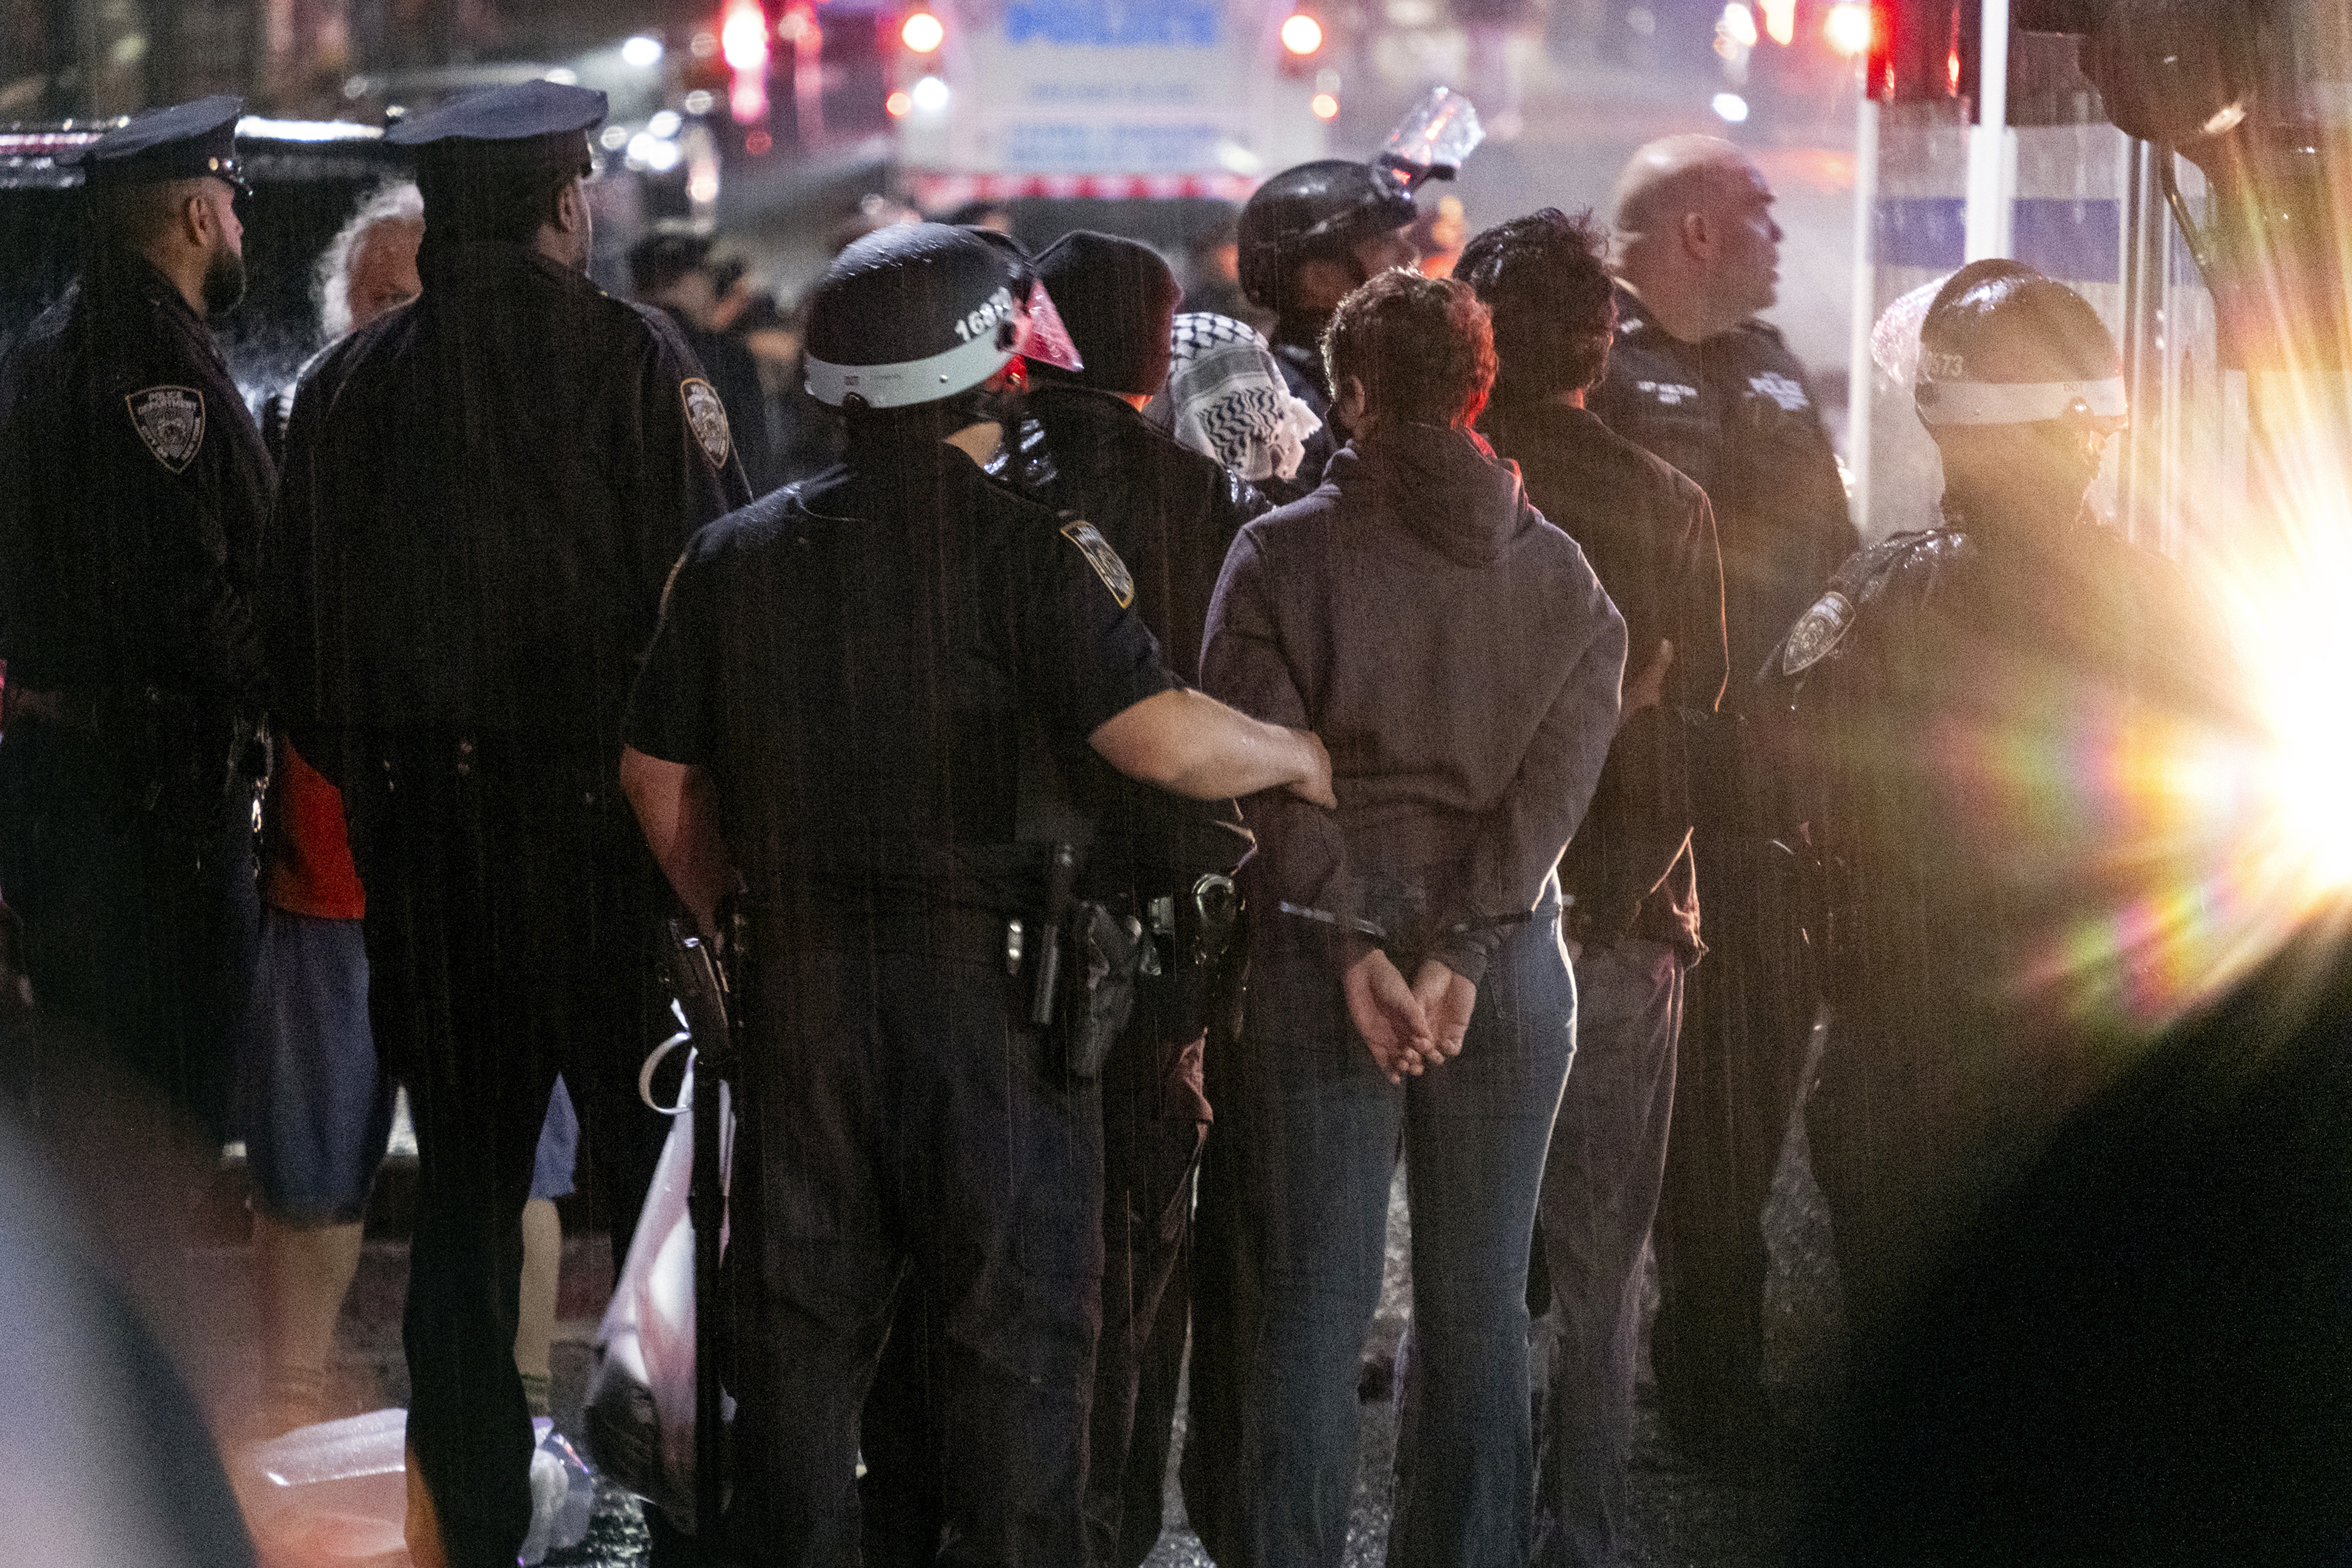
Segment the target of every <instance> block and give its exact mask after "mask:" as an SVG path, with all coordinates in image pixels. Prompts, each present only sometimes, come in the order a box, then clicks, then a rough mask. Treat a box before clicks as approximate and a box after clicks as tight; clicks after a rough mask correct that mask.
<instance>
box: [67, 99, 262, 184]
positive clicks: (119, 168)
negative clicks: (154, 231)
mask: <svg viewBox="0 0 2352 1568" xmlns="http://www.w3.org/2000/svg"><path fill="white" fill-rule="evenodd" d="M244 111H245V100H243V99H239V98H231V97H229V96H228V95H227V94H226V93H222V94H216V95H215V96H214V97H211V98H200V99H198V100H196V101H195V102H194V103H178V104H173V106H172V107H171V108H169V109H152V110H148V111H147V112H146V113H144V114H141V115H137V116H135V117H133V118H132V119H131V122H130V123H129V124H127V125H119V126H117V127H116V128H115V129H113V130H111V131H110V132H107V133H106V134H105V135H103V136H101V137H100V138H99V139H98V140H97V141H95V142H91V143H90V144H89V146H87V147H84V148H83V149H82V150H81V156H80V157H79V159H77V160H76V162H77V163H79V165H80V167H81V170H82V176H83V178H84V179H85V180H86V181H88V182H89V184H92V185H96V186H110V185H137V184H156V183H158V182H161V181H163V180H189V179H197V178H201V177H203V176H204V175H206V174H209V175H211V176H212V177H213V178H215V179H217V180H225V181H226V182H227V183H228V184H231V185H234V186H236V188H237V189H238V190H239V191H242V190H244V189H245V176H244V175H243V174H242V173H241V172H240V171H239V170H238V167H237V162H236V121H237V116H238V115H240V114H242V113H243V112H244Z"/></svg>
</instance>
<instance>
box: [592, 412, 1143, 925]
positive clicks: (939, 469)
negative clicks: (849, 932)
mask: <svg viewBox="0 0 2352 1568" xmlns="http://www.w3.org/2000/svg"><path fill="white" fill-rule="evenodd" d="M1134 592H1135V590H1134V583H1133V580H1132V579H1131V578H1130V577H1129V574H1128V572H1127V569H1126V567H1125V565H1124V563H1122V562H1121V561H1120V560H1119V559H1118V556H1117V554H1116V553H1115V552H1112V551H1111V549H1110V548H1109V546H1108V543H1107V542H1104V540H1103V538H1102V536H1101V534H1100V532H1099V531H1097V530H1096V529H1095V528H1093V527H1092V525H1090V524H1088V523H1086V522H1084V521H1077V520H1066V519H1059V518H1056V517H1055V516H1054V514H1052V513H1051V512H1048V511H1046V510H1044V509H1043V508H1040V507H1038V506H1036V505H1035V504H1034V503H1033V502H1030V501H1027V500H1023V499H1022V498H1020V497H1018V496H1016V495H1014V494H1013V493H1012V492H1011V491H1009V490H1007V489H1003V488H1002V487H999V486H997V485H995V484H993V483H992V482H990V481H989V480H988V479H985V478H984V477H983V476H982V473H981V470H980V469H979V468H977V467H975V466H974V465H973V464H972V462H971V460H970V459H969V458H966V457H965V456H964V455H963V454H962V453H961V451H959V450H957V449H955V448H953V447H948V446H946V445H943V444H940V443H937V442H931V443H928V444H919V445H914V446H901V447H895V448H893V449H891V450H889V451H888V452H887V453H885V454H882V455H880V456H878V457H877V456H874V455H866V456H861V455H860V454H859V453H858V452H857V450H856V447H855V446H854V445H853V450H852V457H851V466H850V467H849V468H846V469H843V468H835V469H833V470H831V471H829V472H828V473H826V474H824V475H822V476H820V477H819V478H817V479H813V480H810V481H808V482H807V483H806V484H804V485H796V486H793V487H791V488H790V489H784V490H780V491H777V492H776V493H775V494H772V495H770V496H768V497H766V498H764V499H762V500H760V501H758V502H755V503H754V504H753V505H751V506H750V507H748V508H746V509H744V510H742V511H740V512H738V513H736V514H735V515H734V516H732V517H730V518H728V519H726V520H724V521H721V522H719V523H718V524H716V525H714V526H712V527H711V528H709V529H708V530H706V531H704V532H703V533H702V534H701V535H700V536H699V537H698V538H697V539H696V540H695V542H694V543H693V545H692V546H691V547H690V548H689V549H688V552H686V556H685V558H684V560H683V561H681V562H680V563H679V565H678V568H677V574H676V577H675V579H674V580H673V582H672V584H671V585H670V589H669V594H668V597H667V607H666V609H665V611H664V614H663V616H662V624H661V630H660V633H659V635H658V636H657V637H656V638H655V642H654V647H653V652H652V654H651V655H650V657H649V658H648V659H647V662H646V669H645V673H644V675H643V677H642V678H641V679H640V680H639V681H638V684H637V689H636V694H635V698H634V699H633V700H632V701H631V704H630V709H629V718H628V725H627V738H628V743H629V744H630V745H631V746H633V747H635V749H636V750H638V751H640V752H646V754H648V755H650V756H654V757H658V758H661V759H664V760H666V761H668V762H672V763H686V764H690V765H693V766H698V767H700V768H703V769H705V770H707V771H708V772H709V776H710V778H711V780H712V782H713V784H714V786H715V790H716V795H717V799H718V806H719V819H720V832H721V835H722V837H724V838H725V840H726V842H727V844H728V846H729V848H730V851H731V853H732V856H733V858H734V861H735V864H736V866H737V868H739V869H740V870H741V871H742V872H743V873H744V875H745V877H746V878H747V879H748V881H749V883H750V887H751V892H752V896H753V899H754V900H755V903H765V902H766V901H767V900H772V899H774V898H776V897H778V896H779V895H780V894H781V893H782V891H783V890H784V889H791V888H814V889H820V890H824V889H832V890H834V891H835V892H838V893H841V894H844V895H846V896H850V897H853V898H864V897H866V896H872V897H873V898H874V899H875V900H877V901H876V903H875V904H874V905H873V906H872V907H874V908H875V909H877V910H879V911H880V912H884V913H889V912H899V911H903V910H910V909H915V908H919V907H923V906H925V905H928V904H931V903H935V902H938V901H940V900H943V899H944V900H946V901H950V902H979V903H982V904H987V903H990V902H992V901H994V900H999V899H1002V898H1004V897H1008V896H1011V897H1014V898H1016V899H1017V897H1018V895H1017V893H1016V891H1015V890H1014V889H1010V888H1004V887H995V888H991V887H988V886H983V885H982V883H984V882H985V881H986V879H985V877H984V876H983V877H981V878H978V879H967V878H965V877H964V876H963V872H964V871H965V870H966V869H968V868H970V862H969V861H968V860H967V859H966V858H965V857H966V856H967V855H968V852H970V851H972V850H976V849H988V848H993V847H1003V846H1009V845H1011V844H1012V843H1013V841H1014V837H1015V830H1016V816H1017V796H1018V793H1019V791H1018V784H1019V778H1018V774H1019V766H1020V762H1019V759H1020V753H1021V727H1022V724H1023V721H1024V717H1027V716H1034V718H1036V719H1038V720H1041V721H1043V724H1044V727H1045V730H1046V731H1048V732H1049V733H1050V734H1051V735H1053V736H1054V737H1056V738H1061V739H1074V740H1083V739H1084V738H1085V737H1087V736H1088V735H1090V734H1092V733H1093V731H1095V730H1096V729H1097V727H1098V726H1100V725H1101V724H1102V723H1103V722H1104V721H1106V720H1108V719H1110V718H1111V717H1113V716H1114V715H1116V714H1118V713H1120V712H1122V711H1124V710H1127V709H1128V708H1129V707H1132V706H1133V705H1134V704H1136V703H1138V702H1140V701H1142V700H1144V699H1146V698H1149V697H1152V696H1155V695H1157V694H1158V693H1160V692H1161V691H1165V690H1169V689H1172V688H1174V687H1176V686H1178V685H1179V684H1180V682H1179V681H1178V680H1177V679H1176V677H1175V676H1174V675H1173V674H1172V673H1171V672H1170V670H1169V669H1168V668H1167V666H1166V664H1165V663H1164V662H1163V661H1162V660H1161V659H1160V653H1159V649H1158V647H1157V645H1156V644H1155V643H1154V642H1153V640H1152V637H1151V634H1150V631H1149V630H1147V629H1146V628H1145V626H1144V625H1143V622H1142V621H1141V620H1140V619H1139V617H1138V616H1136V615H1135V613H1134V612H1133V611H1132V610H1131V609H1130V608H1129V605H1130V604H1131V603H1132V600H1133V597H1134Z"/></svg>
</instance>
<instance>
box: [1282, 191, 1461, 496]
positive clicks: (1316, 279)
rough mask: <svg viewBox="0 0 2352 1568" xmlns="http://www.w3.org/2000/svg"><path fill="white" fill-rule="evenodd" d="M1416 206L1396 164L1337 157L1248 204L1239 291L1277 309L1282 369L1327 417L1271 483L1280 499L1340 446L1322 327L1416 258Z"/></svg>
mask: <svg viewBox="0 0 2352 1568" xmlns="http://www.w3.org/2000/svg"><path fill="white" fill-rule="evenodd" d="M1416 210H1417V209H1416V208H1415V207H1414V205H1413V200H1412V190H1411V189H1410V188H1409V187H1408V186H1407V185H1406V184H1405V183H1404V182H1403V181H1402V180H1401V179H1399V178H1398V177H1397V176H1396V175H1395V174H1393V173H1392V172H1391V171H1388V170H1385V169H1381V168H1376V167H1374V166H1373V165H1372V164H1370V163H1349V162H1347V161H1346V160H1344V159H1339V158H1325V159H1318V161H1317V162H1315V163H1301V164H1299V165H1298V166H1297V167H1296V168H1291V169H1285V170H1284V171H1283V172H1282V173H1281V174H1276V175H1275V176H1274V178H1272V179H1270V180H1268V181H1266V183H1265V184H1262V185H1260V186H1259V187H1258V188H1257V189H1256V190H1255V192H1253V193H1252V194H1251V195H1250V199H1249V201H1248V203H1247V204H1246V205H1244V206H1243V208H1242V216H1241V272H1242V292H1243V293H1244V294H1246V295H1248V296H1249V299H1250V302H1251V303H1253V304H1255V305H1259V306H1262V307H1264V308H1265V309H1266V310H1272V311H1273V312H1274V316H1275V321H1274V333H1273V347H1274V357H1275V361H1276V363H1278V364H1279V365H1281V367H1282V378H1283V380H1284V381H1285V382H1286V383H1288V384H1289V386H1290V390H1291V393H1292V395H1294V396H1297V397H1298V398H1301V399H1303V400H1304V401H1305V402H1306V404H1307V406H1308V407H1309V408H1311V409H1313V410H1314V411H1315V416H1316V417H1317V418H1318V419H1320V420H1322V421H1323V428H1322V429H1320V430H1318V431H1317V432H1316V433H1315V434H1314V435H1312V436H1309V437H1307V458H1306V461H1304V462H1302V463H1301V464H1299V466H1298V473H1297V477H1296V478H1294V479H1288V480H1281V479H1275V480H1269V481H1268V482H1267V483H1266V485H1265V493H1266V499H1267V500H1271V501H1272V502H1274V503H1275V504H1276V506H1280V505H1283V504H1285V503H1286V502H1289V501H1294V500H1297V499H1298V498H1299V497H1301V496H1303V495H1305V494H1307V492H1308V491H1310V490H1312V489H1314V488H1315V487H1316V486H1318V485H1319V484H1321V483H1322V482H1323V468H1324V466H1325V465H1326V464H1328V462H1330V460H1331V454H1332V453H1333V452H1335V451H1337V450H1339V441H1340V439H1341V437H1338V436H1335V435H1334V434H1333V433H1332V430H1331V385H1330V383H1329V381H1328V379H1327V372H1326V371H1325V370H1324V367H1323V329H1324V328H1325V327H1328V326H1329V325H1330V324H1331V313H1332V312H1333V311H1334V310H1338V309H1339V301H1340V300H1344V299H1346V298H1347V297H1348V294H1349V291H1350V290H1352V289H1355V287H1356V286H1357V285H1358V284H1360V283H1362V282H1363V281H1365V280H1366V279H1369V278H1370V277H1371V276H1372V275H1373V274H1375V273H1379V272H1385V271H1387V270H1388V269H1389V268H1391V267H1411V266H1412V264H1413V261H1414V253H1413V248H1412V238H1411V237H1410V236H1409V235H1408V233H1407V232H1406V231H1407V230H1408V229H1410V228H1411V227H1412V221H1413V218H1414V216H1416Z"/></svg>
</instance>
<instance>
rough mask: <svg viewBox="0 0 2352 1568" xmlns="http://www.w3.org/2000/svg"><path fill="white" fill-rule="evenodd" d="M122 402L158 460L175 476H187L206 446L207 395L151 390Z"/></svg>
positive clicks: (181, 388) (186, 388)
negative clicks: (198, 454)
mask: <svg viewBox="0 0 2352 1568" xmlns="http://www.w3.org/2000/svg"><path fill="white" fill-rule="evenodd" d="M122 401H123V404H124V405H125V406H126V407H128V408H129V409H130V410H131V427H132V428H133V429H135V430H137V431H138V432H139V438H140V439H141V440H142V441H144V442H146V443H147V450H148V451H150V452H152V454H154V458H155V460H156V461H157V462H159V463H161V464H163V466H164V467H165V468H169V469H170V470H171V471H172V472H173V473H175V474H181V473H185V472H187V468H188V465H189V464H190V463H193V462H194V461H195V460H196V454H197V452H199V451H201V450H202V449H203V447H204V444H205V395H204V394H203V393H201V392H199V391H197V390H196V389H195V388H194V387H193V386H151V387H149V388H147V389H146V390H145V391H143V392H134V393H132V394H131V395H129V396H127V397H125V398H124V399H123V400H122Z"/></svg>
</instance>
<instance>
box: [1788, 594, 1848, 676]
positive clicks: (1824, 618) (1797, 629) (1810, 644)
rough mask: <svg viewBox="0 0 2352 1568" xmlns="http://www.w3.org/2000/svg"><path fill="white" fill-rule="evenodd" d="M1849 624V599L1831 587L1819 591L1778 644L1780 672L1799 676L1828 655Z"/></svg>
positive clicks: (1843, 635)
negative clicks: (1820, 593)
mask: <svg viewBox="0 0 2352 1568" xmlns="http://www.w3.org/2000/svg"><path fill="white" fill-rule="evenodd" d="M1852 629H1853V600H1851V599H1849V598H1847V597H1846V596H1845V595H1843V594H1841V593H1839V592H1838V591H1837V590H1836V589H1835V588H1832V589H1831V590H1830V591H1829V592H1828V593H1826V594H1823V595H1822V596H1821V597H1820V598H1819V599H1818V600H1816V601H1815V602H1814V604H1813V607H1812V608H1811V609H1810V610H1807V611H1806V612H1805V613H1804V614H1803V615H1802V616H1799V617H1798V620H1797V624H1796V625H1795V626H1791V627H1790V628H1789V638H1788V641H1786V642H1784V643H1782V644H1781V645H1780V673H1781V674H1782V675H1801V674H1803V673H1804V672H1805V671H1806V670H1808V669H1811V668H1812V667H1813V666H1815V665H1817V664H1819V663H1821V661H1822V660H1823V659H1825V658H1829V656H1830V654H1831V653H1832V651H1833V650H1834V649H1835V648H1836V647H1837V645H1838V644H1839V643H1840V642H1841V641H1843V640H1844V637H1845V634H1846V633H1847V632H1848V631H1850V630H1852Z"/></svg>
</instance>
